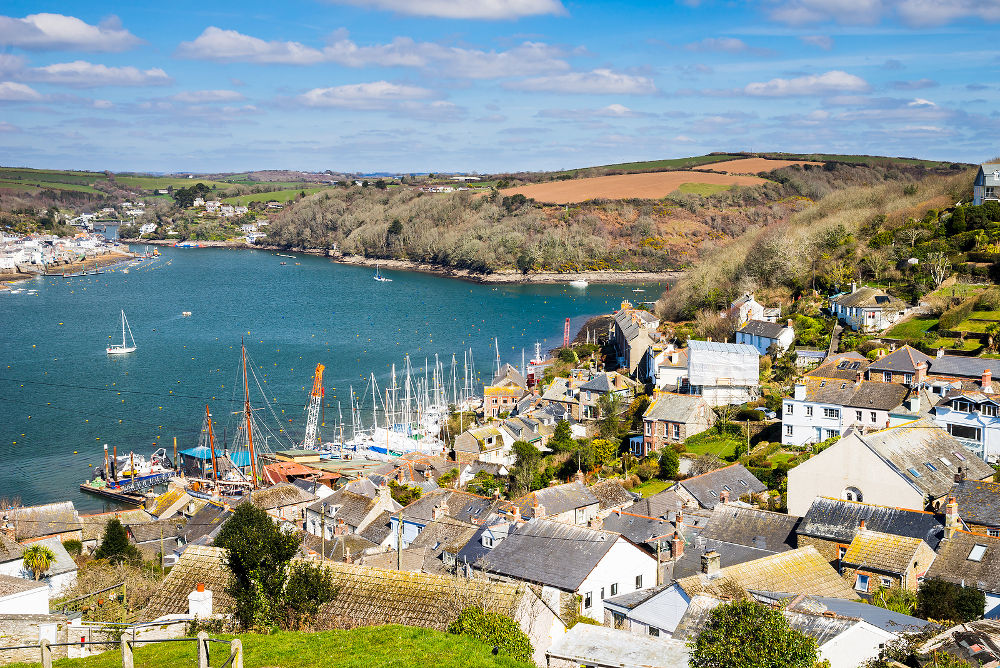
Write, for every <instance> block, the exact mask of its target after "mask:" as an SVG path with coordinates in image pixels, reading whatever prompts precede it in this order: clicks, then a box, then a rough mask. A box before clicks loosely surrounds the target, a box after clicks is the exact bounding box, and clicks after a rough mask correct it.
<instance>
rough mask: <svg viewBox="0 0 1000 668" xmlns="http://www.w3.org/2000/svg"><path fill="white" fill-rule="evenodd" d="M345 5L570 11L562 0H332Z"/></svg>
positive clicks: (459, 12)
mask: <svg viewBox="0 0 1000 668" xmlns="http://www.w3.org/2000/svg"><path fill="white" fill-rule="evenodd" d="M331 1H332V2H336V3H338V4H342V5H354V6H357V7H364V8H366V9H382V10H386V11H391V12H396V13H397V14H409V15H411V16H433V17H436V18H444V19H517V18H521V17H522V16H542V15H545V14H554V15H556V16H561V15H564V14H566V8H565V7H563V5H562V2H560V0H331Z"/></svg>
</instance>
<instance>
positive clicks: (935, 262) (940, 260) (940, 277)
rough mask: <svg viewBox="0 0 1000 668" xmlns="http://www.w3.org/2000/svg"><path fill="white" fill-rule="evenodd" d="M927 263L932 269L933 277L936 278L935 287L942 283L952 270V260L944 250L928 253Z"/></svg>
mask: <svg viewBox="0 0 1000 668" xmlns="http://www.w3.org/2000/svg"><path fill="white" fill-rule="evenodd" d="M926 263H927V266H928V268H929V269H930V272H931V278H933V279H934V285H935V287H936V286H938V285H941V283H943V282H944V279H946V278H948V274H949V273H950V272H951V261H950V260H949V259H948V256H947V255H945V254H944V253H943V252H942V251H935V252H933V253H928V254H927V260H926Z"/></svg>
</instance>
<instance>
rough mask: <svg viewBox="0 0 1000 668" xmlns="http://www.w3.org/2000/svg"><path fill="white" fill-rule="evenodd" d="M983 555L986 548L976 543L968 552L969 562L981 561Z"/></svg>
mask: <svg viewBox="0 0 1000 668" xmlns="http://www.w3.org/2000/svg"><path fill="white" fill-rule="evenodd" d="M984 554H986V546H985V545H980V544H979V543H976V544H975V545H974V546H973V547H972V549H971V550H970V551H969V561H982V560H983V555H984Z"/></svg>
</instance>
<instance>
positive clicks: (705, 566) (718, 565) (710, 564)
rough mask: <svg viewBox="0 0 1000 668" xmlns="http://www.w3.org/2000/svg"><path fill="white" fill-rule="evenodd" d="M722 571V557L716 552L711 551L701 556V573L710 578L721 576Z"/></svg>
mask: <svg viewBox="0 0 1000 668" xmlns="http://www.w3.org/2000/svg"><path fill="white" fill-rule="evenodd" d="M721 569H722V556H721V555H720V554H719V553H718V552H716V551H715V550H709V551H708V552H706V553H705V554H703V555H701V572H702V573H704V574H705V575H707V576H709V577H713V576H715V575H718V574H719V571H720V570H721Z"/></svg>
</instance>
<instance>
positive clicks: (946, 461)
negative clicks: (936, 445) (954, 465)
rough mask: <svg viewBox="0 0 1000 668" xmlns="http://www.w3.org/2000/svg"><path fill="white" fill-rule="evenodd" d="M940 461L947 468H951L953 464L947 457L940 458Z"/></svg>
mask: <svg viewBox="0 0 1000 668" xmlns="http://www.w3.org/2000/svg"><path fill="white" fill-rule="evenodd" d="M938 459H940V460H941V463H942V464H944V465H945V466H951V462H950V461H948V458H947V457H938Z"/></svg>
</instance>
